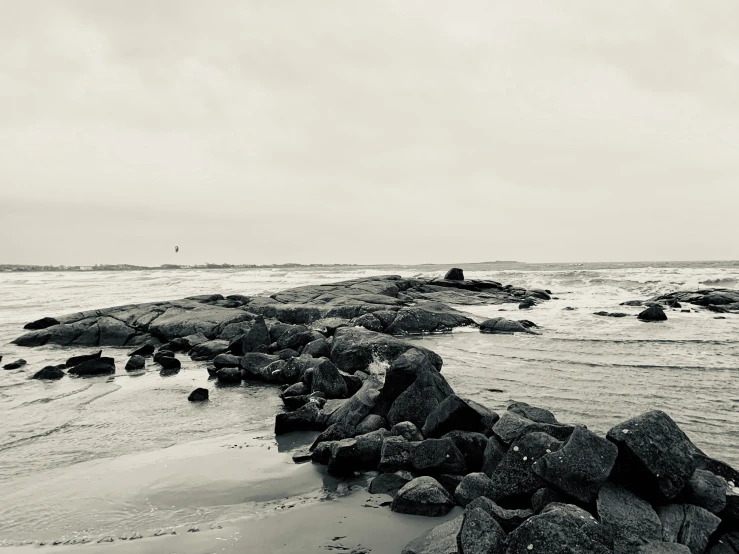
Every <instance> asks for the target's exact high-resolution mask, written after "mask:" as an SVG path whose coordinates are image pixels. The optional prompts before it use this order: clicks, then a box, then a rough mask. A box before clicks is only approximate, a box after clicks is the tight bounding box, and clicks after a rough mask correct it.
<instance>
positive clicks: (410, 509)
mask: <svg viewBox="0 0 739 554" xmlns="http://www.w3.org/2000/svg"><path fill="white" fill-rule="evenodd" d="M453 507H454V501H453V500H452V497H451V496H450V495H449V493H448V492H447V491H446V490H444V487H442V486H441V485H440V484H439V482H438V481H437V480H436V479H434V478H433V477H428V476H424V477H417V478H416V479H413V481H410V482H409V483H408V484H407V485H405V486H404V487H403V488H402V489H400V490H399V491H398V494H397V496H396V497H395V499H394V500H393V503H392V506H391V510H392V511H393V512H398V513H401V514H414V515H419V516H428V517H439V516H443V515H446V514H448V513H449V511H450V510H451V509H452V508H453Z"/></svg>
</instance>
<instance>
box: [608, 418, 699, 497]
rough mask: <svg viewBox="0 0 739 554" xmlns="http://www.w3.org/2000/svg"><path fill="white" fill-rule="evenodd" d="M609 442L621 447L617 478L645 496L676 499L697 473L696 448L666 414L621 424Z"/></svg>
mask: <svg viewBox="0 0 739 554" xmlns="http://www.w3.org/2000/svg"><path fill="white" fill-rule="evenodd" d="M607 438H608V440H609V441H611V442H613V443H615V444H616V446H618V459H617V461H616V467H615V469H614V478H616V479H617V480H618V481H620V482H622V483H623V484H625V485H626V486H628V487H629V488H632V489H633V490H635V491H638V492H639V493H640V494H642V495H647V496H648V497H656V498H663V499H667V500H670V499H672V498H675V497H676V496H677V495H678V494H679V493H680V492H681V491H682V490H683V489H684V488H685V486H686V485H687V484H688V482H689V481H690V478H691V477H692V475H693V472H694V471H695V461H694V459H693V452H694V450H695V447H694V446H693V444H692V443H691V442H690V439H688V437H687V436H686V435H685V433H683V432H682V431H681V430H680V428H679V427H678V426H677V424H676V423H675V422H674V421H673V420H672V418H670V416H668V415H667V414H666V413H664V412H661V411H652V412H647V413H644V414H642V415H640V416H637V417H635V418H632V419H629V420H627V421H625V422H623V423H620V424H618V425H616V426H615V427H614V428H613V429H611V430H610V431H608V435H607Z"/></svg>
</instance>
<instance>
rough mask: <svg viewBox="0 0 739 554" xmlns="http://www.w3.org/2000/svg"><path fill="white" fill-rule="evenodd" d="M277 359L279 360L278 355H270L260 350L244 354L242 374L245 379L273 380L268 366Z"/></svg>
mask: <svg viewBox="0 0 739 554" xmlns="http://www.w3.org/2000/svg"><path fill="white" fill-rule="evenodd" d="M275 361H277V356H270V355H269V354H261V353H259V352H250V353H247V354H244V356H243V357H242V358H241V374H242V376H243V378H244V379H253V380H258V381H273V380H274V379H273V378H272V374H271V372H269V371H267V370H266V368H267V367H269V365H270V364H271V363H273V362H275Z"/></svg>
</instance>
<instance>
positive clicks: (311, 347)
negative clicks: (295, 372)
mask: <svg viewBox="0 0 739 554" xmlns="http://www.w3.org/2000/svg"><path fill="white" fill-rule="evenodd" d="M301 354H302V355H303V356H310V357H312V358H328V357H329V356H330V355H331V343H330V342H329V341H328V340H327V339H325V338H319V339H315V340H312V341H311V342H309V343H308V344H306V345H305V346H304V347H303V350H302V352H301Z"/></svg>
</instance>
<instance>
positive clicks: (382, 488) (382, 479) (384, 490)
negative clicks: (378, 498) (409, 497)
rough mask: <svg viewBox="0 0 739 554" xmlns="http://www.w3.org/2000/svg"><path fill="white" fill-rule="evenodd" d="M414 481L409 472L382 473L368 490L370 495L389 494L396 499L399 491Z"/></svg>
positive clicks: (370, 484) (371, 482)
mask: <svg viewBox="0 0 739 554" xmlns="http://www.w3.org/2000/svg"><path fill="white" fill-rule="evenodd" d="M412 480H413V474H411V473H410V472H408V471H395V472H393V473H380V474H379V475H378V476H377V477H375V478H374V479H372V481H370V483H369V488H368V489H367V490H368V492H369V493H370V494H387V495H390V496H392V497H393V498H395V496H396V495H397V494H398V491H399V490H400V489H402V488H403V487H404V486H405V485H407V484H408V483H410V482H411V481H412Z"/></svg>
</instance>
